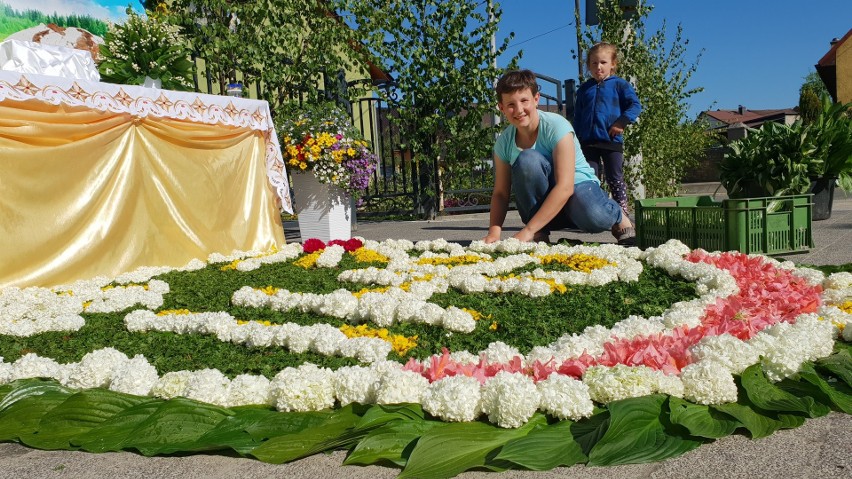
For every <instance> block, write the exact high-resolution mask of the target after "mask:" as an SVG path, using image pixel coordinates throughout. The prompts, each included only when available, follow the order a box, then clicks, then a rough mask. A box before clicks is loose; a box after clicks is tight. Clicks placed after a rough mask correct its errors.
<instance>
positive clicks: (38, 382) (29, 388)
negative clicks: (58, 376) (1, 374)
mask: <svg viewBox="0 0 852 479" xmlns="http://www.w3.org/2000/svg"><path fill="white" fill-rule="evenodd" d="M46 392H58V393H62V394H65V395H66V396H70V395H72V394H74V391H73V390H72V389H69V388H66V387H65V386H62V385H60V384H59V383H57V382H56V381H48V380H44V379H19V380H17V381H13V382H12V383H10V384H6V385H4V386H3V390H2V394H0V397H2V399H0V412H2V411H3V410H5V409H6V408H8V407H9V406H11V405H12V404H15V402H17V401H19V400H21V399H24V398H28V397H30V396H39V395H41V394H44V393H46Z"/></svg>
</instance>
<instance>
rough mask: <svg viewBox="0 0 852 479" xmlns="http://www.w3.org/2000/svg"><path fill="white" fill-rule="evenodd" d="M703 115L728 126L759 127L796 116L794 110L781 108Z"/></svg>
mask: <svg viewBox="0 0 852 479" xmlns="http://www.w3.org/2000/svg"><path fill="white" fill-rule="evenodd" d="M702 113H703V114H704V115H707V116H709V117H710V118H713V119H715V120H718V121H720V122H722V123H725V124H726V125H728V126H730V125H733V124H734V123H744V124H745V125H746V126H753V125H760V124H762V123H765V122H767V121H772V120H775V119H779V118H783V117H785V116H788V115H798V114H799V112H798V110H796V109H794V108H781V109H775V110H749V109H747V108H738V109H736V110H707V111H705V112H702Z"/></svg>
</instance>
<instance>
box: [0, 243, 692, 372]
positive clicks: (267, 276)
mask: <svg viewBox="0 0 852 479" xmlns="http://www.w3.org/2000/svg"><path fill="white" fill-rule="evenodd" d="M222 266H224V265H223V264H217V265H209V266H208V267H206V268H204V269H202V270H199V271H193V272H177V271H175V272H170V273H167V274H164V275H161V276H159V279H162V280H164V281H166V282H167V283H169V285H170V293H168V294H167V295H165V297H164V300H165V301H164V304H163V306H162V308H161V310H166V309H188V310H190V311H193V312H203V311H227V312H228V313H229V314H231V315H233V316H234V317H236V318H237V319H241V320H261V321H264V320H265V321H270V322H272V323H284V322H293V323H297V324H300V325H310V324H316V323H318V322H325V323H328V324H332V325H334V326H338V327H339V326H341V325H343V324H345V322H344V321H342V320H339V319H335V318H331V317H323V316H318V315H316V314H313V313H301V312H298V311H289V312H283V313H282V312H278V311H273V310H270V309H255V308H245V307H236V306H232V305H231V304H230V300H231V296H232V294H233V292H234V291H236V290H238V289H239V288H241V287H243V286H245V285H248V286H252V287H256V288H260V287H265V286H274V287H276V288H283V289H288V290H290V291H298V292H313V293H330V292H332V291H334V290H336V289H339V288H345V289H348V290H350V291H357V290H360V289H361V288H362V287H365V286H368V285H363V284H352V283H340V282H338V281H337V275H338V274H339V272H340V270H341V269H352V268H356V267H357V268H363V267H366V266H368V265H365V264H359V263H356V262H355V261H354V260H353V259H352V258H351V257H350V256H349V255H345V256H344V259H343V261H341V263H340V268H337V269H325V268H321V269H312V270H310V271H306V270H304V269H302V268H299V267H296V266H293V265H292V264H290V263H279V264H272V265H264V266H262V267H261V268H259V269H257V270H255V271H250V272H239V271H235V270H227V271H223V270H221V267H222ZM693 297H695V289H694V285H693V284H692V283H690V282H687V281H685V280H682V279H680V278H673V277H670V276H669V275H668V274H666V273H665V272H663V271H661V270H658V269H654V268H647V267H646V268H645V271H644V272H643V273H642V274H641V276H640V279H639V281H636V282H631V283H625V282H614V283H610V284H608V285H605V286H594V287H593V286H571V287H569V288H568V291H567V292H566V293H565V294H559V293H554V294H551V295H549V296H546V297H543V298H530V297H527V296H521V295H516V294H487V293H481V294H462V293H460V292H458V291H455V290H450V291H448V292H447V293H444V294H436V295H434V296H433V297H432V298H431V299H430V302H433V303H436V304H438V305H440V306H442V307H447V306H451V305H452V306H457V307H463V308H469V309H474V310H476V311H478V312H480V313H482V314H483V315H484V316H485V317H484V318H483V319H481V320H479V322H478V323H477V327H476V329H475V330H474V331H473V332H472V333H470V334H459V333H451V332H448V331H446V330H444V329H443V328H439V327H434V326H428V325H423V324H408V323H406V324H396V325H394V326H392V327H391V328H388V329H389V331H390V332H391V333H392V334H400V335H404V336H408V337H410V336H415V335H416V336H417V343H418V346H417V347H416V348H415V349H413V350H412V351H410V352H409V353H408V354H407V355H406V357H399V356H397V355H396V354H395V353H391V355H390V356H389V358H390V359H395V360H398V361H401V362H405V361H406V360H407V359H408V357H418V358H422V357H426V356H429V355H431V354H435V353H440V351H441V348H443V347H446V348H448V349H450V350H451V351H459V350H468V351H470V352H474V353H475V352H477V351H481V350H483V349H485V348H487V347H488V344H490V343H491V342H494V341H502V342H505V343H507V344H510V345H512V346H515V347H517V348H518V349H519V350H520V351H521V352H522V353H527V352H529V350H530V349H532V348H533V347H534V346H537V345H547V344H549V343H551V342H553V341H554V340H556V339H557V338H559V337H560V336H561V335H563V334H565V333H580V332H582V331H583V329H585V328H586V327H587V326H590V325H595V324H601V325H603V326H607V327H610V326H612V325H613V324H615V323H616V322H618V321H620V320H622V319H624V318H626V317H627V316H630V315H641V316H645V317H650V316H656V315H660V314H661V313H663V312H664V311H665V310H666V309H668V308H669V307H670V306H671V304H672V303H675V302H677V301H682V300H686V299H690V298H693ZM129 311H130V310H127V311H122V312H119V313H108V314H105V313H99V314H94V313H83V317H84V318H85V319H86V325H85V326H84V327H83V328H82V329H80V330H79V331H76V332H72V333H69V332H48V333H42V334H38V335H35V336H32V337H28V338H17V337H12V336H0V356H2V357H3V358H4V360H5V361H6V362H12V361H15V360H16V359H18V358H19V357H21V356H22V355H24V354H27V353H37V354H39V355H40V356H46V357H50V358H53V359H55V360H56V361H58V362H60V363H68V362H76V361H79V360H80V359H81V358H82V357H83V356H84V355H85V354H86V353H88V352H90V351H93V350H96V349H100V348H104V347H113V348H116V349H118V350H119V351H122V352H124V353H125V354H127V355H128V356H131V357H132V356H134V355H136V354H142V355H144V356H145V357H146V358H147V359H148V361H149V362H150V363H151V364H152V365H154V366H155V367H156V368H157V371H158V372H159V373H160V374H164V373H165V372H169V371H177V370H182V369H188V370H194V369H204V368H216V369H219V370H220V371H222V372H223V373H224V374H225V375H227V376H229V377H233V376H236V375H237V374H243V373H251V374H262V375H264V376H267V377H272V376H274V375H275V374H276V373H277V372H278V371H280V370H281V369H284V368H286V367H288V366H296V365H299V364H302V363H303V362H306V361H309V362H312V363H315V364H318V365H320V366H326V367H330V368H338V367H340V366H343V365H351V364H355V363H356V362H355V360H354V359H349V358H341V357H328V356H322V355H318V354H313V353H305V354H292V353H290V352H288V351H286V350H284V349H282V348H249V347H245V346H241V345H235V344H231V343H222V342H220V341H219V340H217V339H216V338H215V337H214V336H206V335H179V334H175V333H167V332H147V333H132V332H129V331H127V329H126V328H125V326H124V321H123V320H124V316H125V315H126V314H127V313H128V312H129ZM371 326H372V327H375V325H372V324H371Z"/></svg>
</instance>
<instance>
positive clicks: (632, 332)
mask: <svg viewBox="0 0 852 479" xmlns="http://www.w3.org/2000/svg"><path fill="white" fill-rule="evenodd" d="M664 329H665V326H664V325H663V323H662V321H659V320H656V321H655V320H654V319H646V318H643V317H642V316H635V315H631V316H628V317H627V318H625V319H622V320H621V321H619V322H618V323H616V324H615V325H614V326H613V327H612V330H611V332H610V333H611V334H612V335H613V336H615V337H616V338H619V339H633V338H635V337H637V336H650V335H652V334H657V333H660V332H662V331H663V330H664Z"/></svg>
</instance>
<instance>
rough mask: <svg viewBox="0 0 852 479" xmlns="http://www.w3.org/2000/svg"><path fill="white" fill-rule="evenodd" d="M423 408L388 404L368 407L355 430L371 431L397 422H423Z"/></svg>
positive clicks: (412, 405)
mask: <svg viewBox="0 0 852 479" xmlns="http://www.w3.org/2000/svg"><path fill="white" fill-rule="evenodd" d="M424 417H425V416H424V414H423V406H421V405H420V404H390V405H382V404H379V405H375V406H372V407H370V408H369V409H368V410H367V412H365V413H364V416H363V417H362V418H361V420H360V421H358V424H357V425H356V426H355V429H373V428H376V427H378V426H381V425H383V424H385V423H388V422H391V421H397V420H415V421H417V420H423V418H424Z"/></svg>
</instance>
